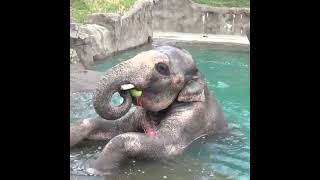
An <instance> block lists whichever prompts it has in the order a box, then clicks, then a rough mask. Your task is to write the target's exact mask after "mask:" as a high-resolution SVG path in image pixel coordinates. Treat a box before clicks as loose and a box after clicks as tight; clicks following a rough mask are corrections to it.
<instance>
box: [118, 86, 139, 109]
mask: <svg viewBox="0 0 320 180" xmlns="http://www.w3.org/2000/svg"><path fill="white" fill-rule="evenodd" d="M120 89H121V90H123V91H129V92H130V95H131V97H132V101H133V104H134V105H136V106H142V102H141V97H142V90H141V89H140V88H138V87H136V86H135V85H133V84H123V85H122V86H121V87H120Z"/></svg>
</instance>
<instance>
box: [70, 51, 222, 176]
mask: <svg viewBox="0 0 320 180" xmlns="http://www.w3.org/2000/svg"><path fill="white" fill-rule="evenodd" d="M126 86H127V87H126ZM115 92H119V93H120V95H121V96H122V97H123V98H124V100H123V103H122V104H121V105H119V106H112V105H111V98H112V95H113V94H114V93H115ZM132 103H133V104H134V105H136V109H135V111H130V113H128V111H129V109H130V107H131V104H132ZM93 104H94V108H95V111H96V112H97V114H98V115H99V118H95V119H85V120H83V121H82V122H81V123H80V124H78V125H74V126H72V127H71V128H70V147H71V146H74V145H75V144H77V143H79V142H80V141H82V140H85V139H86V140H110V141H109V142H108V143H107V145H106V146H105V147H104V149H103V151H102V152H101V154H100V156H99V157H98V158H97V159H96V160H94V161H93V163H92V165H91V168H89V169H88V171H89V172H90V173H93V174H100V175H101V174H107V173H110V172H111V171H112V170H113V169H114V168H117V167H118V166H119V165H121V163H122V162H124V161H125V160H126V159H128V158H143V159H162V158H170V157H173V156H175V155H178V154H181V153H183V151H184V150H185V149H186V147H187V146H188V145H189V144H191V143H192V142H193V141H194V140H195V139H197V138H199V137H201V136H204V135H213V134H216V133H220V132H224V131H225V130H227V129H228V124H227V120H226V118H225V116H224V114H223V112H222V110H221V108H220V106H219V104H218V102H217V100H216V99H215V98H214V97H213V96H212V95H211V94H210V92H209V90H208V87H207V85H206V83H205V81H204V77H203V75H202V74H201V73H200V72H199V70H198V69H197V67H196V65H195V63H194V61H193V58H192V56H191V54H190V53H188V52H187V51H186V50H183V49H179V48H176V47H172V46H161V47H157V48H155V49H153V50H150V51H146V52H142V53H140V54H138V55H136V56H135V57H133V58H132V59H129V60H127V61H125V62H123V63H120V64H118V65H116V66H114V67H113V68H111V69H109V70H108V71H107V72H106V74H105V75H104V76H103V77H102V79H101V80H100V82H99V84H98V87H97V89H96V91H95V92H94V97H93Z"/></svg>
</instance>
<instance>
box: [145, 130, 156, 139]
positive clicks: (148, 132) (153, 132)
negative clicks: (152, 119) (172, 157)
mask: <svg viewBox="0 0 320 180" xmlns="http://www.w3.org/2000/svg"><path fill="white" fill-rule="evenodd" d="M144 132H145V133H146V134H147V135H148V136H150V137H155V136H156V135H157V133H156V131H155V130H154V129H152V128H145V129H144Z"/></svg>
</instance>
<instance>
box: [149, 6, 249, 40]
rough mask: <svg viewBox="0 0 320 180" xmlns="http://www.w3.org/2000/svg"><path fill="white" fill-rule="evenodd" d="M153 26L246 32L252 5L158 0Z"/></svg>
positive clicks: (164, 28) (228, 32)
mask: <svg viewBox="0 0 320 180" xmlns="http://www.w3.org/2000/svg"><path fill="white" fill-rule="evenodd" d="M152 13H153V22H152V23H153V29H154V30H155V31H163V32H185V33H206V34H207V33H208V34H230V35H232V34H234V35H244V36H245V35H246V34H245V32H244V31H242V27H243V25H244V24H247V22H248V21H250V9H248V8H223V7H210V6H206V5H200V4H196V3H193V2H192V1H191V0H179V1H176V0H158V1H156V2H155V5H154V8H153V11H152Z"/></svg>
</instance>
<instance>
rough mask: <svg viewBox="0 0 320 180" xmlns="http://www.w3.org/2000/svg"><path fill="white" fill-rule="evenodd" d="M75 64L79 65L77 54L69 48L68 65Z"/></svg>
mask: <svg viewBox="0 0 320 180" xmlns="http://www.w3.org/2000/svg"><path fill="white" fill-rule="evenodd" d="M77 63H79V58H78V55H77V52H76V51H75V50H74V49H71V48H70V64H77Z"/></svg>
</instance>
